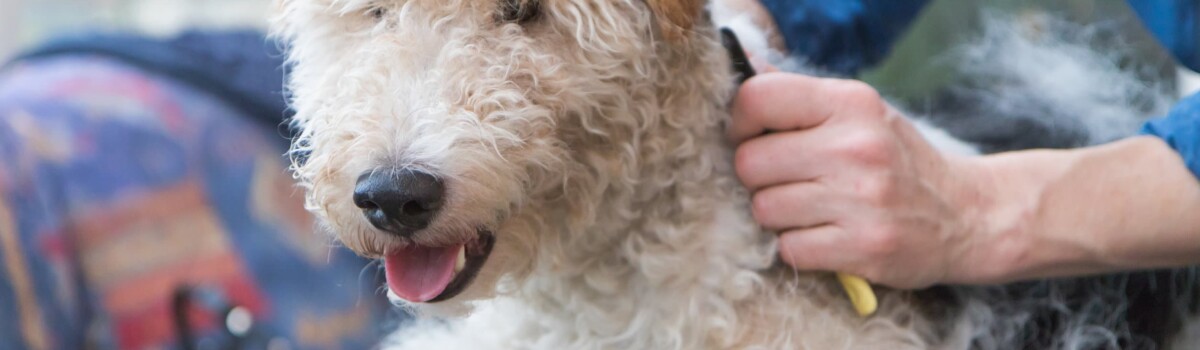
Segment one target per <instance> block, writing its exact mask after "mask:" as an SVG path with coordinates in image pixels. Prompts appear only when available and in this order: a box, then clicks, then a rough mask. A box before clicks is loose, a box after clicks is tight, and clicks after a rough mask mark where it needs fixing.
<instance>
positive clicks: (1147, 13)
mask: <svg viewBox="0 0 1200 350" xmlns="http://www.w3.org/2000/svg"><path fill="white" fill-rule="evenodd" d="M1129 6H1130V7H1133V9H1134V11H1135V12H1137V14H1138V17H1140V18H1141V19H1142V24H1144V25H1145V26H1146V29H1148V30H1150V32H1151V33H1154V37H1156V38H1158V41H1159V42H1160V43H1162V45H1163V46H1164V47H1166V48H1167V50H1169V51H1171V54H1172V55H1174V56H1175V58H1176V59H1178V60H1179V63H1181V64H1183V65H1185V66H1187V67H1188V68H1191V69H1192V70H1195V71H1200V25H1198V23H1197V22H1198V21H1200V1H1197V0H1156V1H1134V0H1130V1H1129Z"/></svg>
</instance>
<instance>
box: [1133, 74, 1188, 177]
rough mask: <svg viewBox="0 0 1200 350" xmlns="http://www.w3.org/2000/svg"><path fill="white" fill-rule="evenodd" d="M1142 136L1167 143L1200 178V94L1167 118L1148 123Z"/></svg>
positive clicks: (1176, 107) (1174, 110) (1182, 104)
mask: <svg viewBox="0 0 1200 350" xmlns="http://www.w3.org/2000/svg"><path fill="white" fill-rule="evenodd" d="M1142 134H1146V135H1153V136H1157V137H1159V138H1161V139H1163V141H1166V142H1167V144H1168V145H1170V146H1171V148H1174V149H1175V151H1177V152H1179V155H1180V156H1183V162H1184V163H1186V164H1187V167H1188V170H1191V171H1192V174H1196V176H1197V177H1200V93H1198V94H1194V95H1192V96H1190V97H1188V98H1186V99H1184V100H1183V101H1182V102H1180V103H1179V104H1177V105H1175V108H1173V109H1171V112H1170V113H1167V115H1166V116H1164V117H1162V118H1158V119H1154V120H1151V121H1149V122H1147V123H1146V125H1145V126H1143V127H1142Z"/></svg>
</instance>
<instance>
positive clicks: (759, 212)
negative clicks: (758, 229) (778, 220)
mask: <svg viewBox="0 0 1200 350" xmlns="http://www.w3.org/2000/svg"><path fill="white" fill-rule="evenodd" d="M750 206H751V212H752V214H754V219H755V220H756V221H758V222H760V223H762V222H764V221H766V219H767V218H768V217H769V216H770V214H771V212H772V211H773V210H774V209H775V207H776V204H775V199H774V198H772V196H770V195H769V194H767V193H763V192H761V191H760V192H758V193H755V194H754V196H753V197H752V198H751V199H750Z"/></svg>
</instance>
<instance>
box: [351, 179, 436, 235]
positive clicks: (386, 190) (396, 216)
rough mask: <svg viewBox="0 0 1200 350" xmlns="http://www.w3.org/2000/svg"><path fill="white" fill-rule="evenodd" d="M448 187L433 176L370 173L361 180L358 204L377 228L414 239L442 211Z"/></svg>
mask: <svg viewBox="0 0 1200 350" xmlns="http://www.w3.org/2000/svg"><path fill="white" fill-rule="evenodd" d="M445 191H446V189H445V186H444V185H442V181H441V180H438V178H436V177H434V176H433V175H430V174H427V173H424V172H420V171H414V170H404V169H400V170H377V171H369V172H367V173H365V174H362V176H359V177H358V184H357V185H356V186H355V187H354V205H357V206H358V207H359V208H362V210H363V214H364V215H366V216H367V221H370V222H371V225H373V226H375V228H377V229H380V230H383V231H387V232H390V233H393V234H397V235H401V236H410V235H412V234H413V232H416V231H418V230H421V229H423V228H425V227H427V226H429V223H430V222H431V221H433V217H434V215H436V214H437V212H438V210H439V209H441V208H442V201H443V200H444V199H445Z"/></svg>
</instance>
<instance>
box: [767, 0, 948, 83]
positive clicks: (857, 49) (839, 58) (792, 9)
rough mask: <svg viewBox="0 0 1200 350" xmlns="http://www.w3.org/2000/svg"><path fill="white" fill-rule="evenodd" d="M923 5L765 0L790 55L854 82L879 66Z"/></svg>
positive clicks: (920, 1) (892, 0)
mask: <svg viewBox="0 0 1200 350" xmlns="http://www.w3.org/2000/svg"><path fill="white" fill-rule="evenodd" d="M925 3H926V0H900V1H897V0H845V1H841V0H839V1H821V0H763V1H762V4H763V6H765V7H766V8H767V10H768V11H770V12H771V15H772V16H773V17H775V23H776V25H778V26H779V31H780V32H781V33H783V37H784V42H785V43H786V44H787V46H788V50H790V51H791V52H790V53H791V54H793V55H795V56H798V57H805V58H806V59H808V60H809V62H810V63H812V64H814V65H816V66H818V67H821V68H822V69H825V70H828V71H830V72H833V73H836V74H840V75H846V76H852V75H854V73H856V72H858V70H859V69H862V68H864V67H867V66H870V65H873V64H875V63H878V62H879V61H881V60H883V58H884V57H886V56H887V54H888V52H889V51H890V50H891V47H892V44H893V43H894V42H895V41H896V40H897V39H899V37H900V35H901V34H903V33H904V30H905V29H906V28H908V25H909V24H910V23H911V22H912V20H913V19H914V18H916V17H917V14H918V13H920V11H921V8H922V7H924V6H925Z"/></svg>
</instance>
